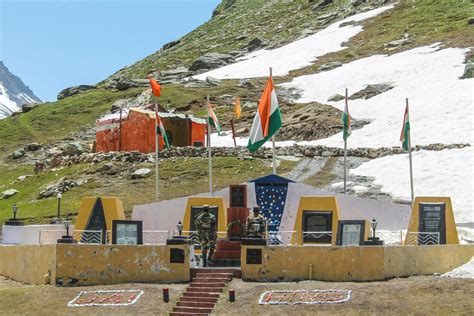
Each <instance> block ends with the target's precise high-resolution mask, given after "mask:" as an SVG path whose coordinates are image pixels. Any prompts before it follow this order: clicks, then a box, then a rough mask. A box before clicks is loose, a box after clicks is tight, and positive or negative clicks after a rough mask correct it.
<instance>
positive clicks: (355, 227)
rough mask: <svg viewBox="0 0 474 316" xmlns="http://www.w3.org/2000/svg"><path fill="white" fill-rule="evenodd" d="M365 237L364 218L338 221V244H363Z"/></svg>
mask: <svg viewBox="0 0 474 316" xmlns="http://www.w3.org/2000/svg"><path fill="white" fill-rule="evenodd" d="M364 237H365V221H364V220H360V221H358V220H345V221H339V222H338V227H337V239H336V245H338V246H362V245H363V244H364Z"/></svg>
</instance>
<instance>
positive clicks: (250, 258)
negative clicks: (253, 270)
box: [247, 249, 262, 264]
mask: <svg viewBox="0 0 474 316" xmlns="http://www.w3.org/2000/svg"><path fill="white" fill-rule="evenodd" d="M247 264H262V249H247Z"/></svg>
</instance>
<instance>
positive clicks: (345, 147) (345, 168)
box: [342, 88, 349, 194]
mask: <svg viewBox="0 0 474 316" xmlns="http://www.w3.org/2000/svg"><path fill="white" fill-rule="evenodd" d="M345 99H346V108H347V88H346V98H345ZM344 111H345V110H344ZM347 115H349V113H347ZM343 124H344V123H343ZM342 133H343V134H344V131H343V132H342ZM342 137H343V138H344V194H347V137H346V136H345V135H342Z"/></svg>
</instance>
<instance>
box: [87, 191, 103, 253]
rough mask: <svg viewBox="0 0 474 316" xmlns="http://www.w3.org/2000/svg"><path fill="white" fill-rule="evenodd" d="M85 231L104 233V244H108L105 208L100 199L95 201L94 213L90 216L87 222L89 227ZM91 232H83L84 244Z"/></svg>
mask: <svg viewBox="0 0 474 316" xmlns="http://www.w3.org/2000/svg"><path fill="white" fill-rule="evenodd" d="M85 230H86V231H87V230H92V231H99V230H100V231H102V243H103V244H105V243H106V240H105V238H106V236H105V235H106V231H107V223H106V222H105V215H104V207H103V206H102V200H101V199H100V198H98V199H97V200H95V203H94V207H93V208H92V212H91V214H90V215H89V219H88V221H87V225H86V228H85ZM91 234H92V233H91V232H83V233H82V235H81V239H83V240H81V241H82V242H86V241H87V239H88V237H89V236H88V235H91Z"/></svg>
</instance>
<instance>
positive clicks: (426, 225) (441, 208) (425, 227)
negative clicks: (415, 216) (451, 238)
mask: <svg viewBox="0 0 474 316" xmlns="http://www.w3.org/2000/svg"><path fill="white" fill-rule="evenodd" d="M419 212H420V213H419V226H418V228H419V232H423V233H439V244H446V218H445V216H446V215H445V213H446V204H445V203H436V202H431V203H420V204H419ZM420 237H422V236H420Z"/></svg>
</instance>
